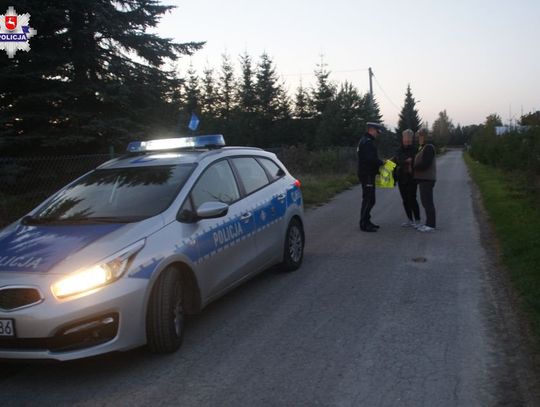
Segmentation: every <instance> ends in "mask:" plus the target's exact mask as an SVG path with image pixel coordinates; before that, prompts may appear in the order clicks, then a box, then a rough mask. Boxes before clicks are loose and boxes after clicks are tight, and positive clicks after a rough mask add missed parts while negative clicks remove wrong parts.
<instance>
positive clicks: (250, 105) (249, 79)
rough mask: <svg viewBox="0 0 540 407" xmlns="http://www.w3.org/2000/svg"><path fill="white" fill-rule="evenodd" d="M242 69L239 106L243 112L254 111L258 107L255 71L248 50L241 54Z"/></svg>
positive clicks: (239, 85)
mask: <svg viewBox="0 0 540 407" xmlns="http://www.w3.org/2000/svg"><path fill="white" fill-rule="evenodd" d="M240 69H241V71H242V73H241V77H240V80H239V82H238V107H239V109H240V111H241V112H242V113H254V112H255V110H256V108H257V96H256V91H255V82H254V77H255V72H254V71H253V63H252V61H251V57H250V56H249V54H248V53H247V52H246V53H244V54H243V55H241V56H240Z"/></svg>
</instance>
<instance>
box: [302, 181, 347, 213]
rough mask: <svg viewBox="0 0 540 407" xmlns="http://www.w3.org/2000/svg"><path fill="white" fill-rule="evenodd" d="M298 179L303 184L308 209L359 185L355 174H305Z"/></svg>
mask: <svg viewBox="0 0 540 407" xmlns="http://www.w3.org/2000/svg"><path fill="white" fill-rule="evenodd" d="M297 178H298V179H299V180H300V182H301V183H302V194H303V196H304V204H305V205H306V207H310V206H315V205H320V204H323V203H325V202H328V201H329V200H330V199H331V198H332V197H333V196H334V195H336V194H337V193H339V192H341V191H344V190H346V189H349V188H351V187H352V186H354V185H356V184H357V183H358V178H357V177H356V175H354V174H304V175H300V176H298V177H297Z"/></svg>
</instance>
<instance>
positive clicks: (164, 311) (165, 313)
mask: <svg viewBox="0 0 540 407" xmlns="http://www.w3.org/2000/svg"><path fill="white" fill-rule="evenodd" d="M182 300H183V295H182V280H181V278H180V273H179V272H178V270H176V269H175V268H173V267H169V268H167V269H165V270H164V271H163V273H162V274H161V275H160V276H159V278H158V280H157V281H156V284H155V285H154V287H153V289H152V294H151V297H150V301H149V303H148V313H147V320H146V337H147V342H148V348H149V349H150V351H151V352H154V353H172V352H174V351H176V350H177V349H178V348H179V347H180V345H181V344H182V337H183V333H184V308H183V304H182Z"/></svg>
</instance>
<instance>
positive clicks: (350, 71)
mask: <svg viewBox="0 0 540 407" xmlns="http://www.w3.org/2000/svg"><path fill="white" fill-rule="evenodd" d="M367 70H369V68H358V69H344V70H339V71H332V70H330V73H331V74H332V73H352V72H364V71H367ZM281 76H315V73H314V72H300V73H286V74H282V75H281Z"/></svg>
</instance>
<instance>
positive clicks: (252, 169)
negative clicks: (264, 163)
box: [232, 157, 269, 195]
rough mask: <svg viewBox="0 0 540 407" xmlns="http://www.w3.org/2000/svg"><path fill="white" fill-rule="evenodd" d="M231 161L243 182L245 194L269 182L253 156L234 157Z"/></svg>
mask: <svg viewBox="0 0 540 407" xmlns="http://www.w3.org/2000/svg"><path fill="white" fill-rule="evenodd" d="M232 161H233V163H234V166H235V167H236V169H237V170H238V175H239V176H240V179H241V180H242V184H244V188H245V190H246V194H248V195H249V194H251V193H252V192H253V191H256V190H258V189H260V188H262V187H264V186H265V185H266V184H268V183H269V181H268V177H267V176H266V172H265V171H264V170H263V168H262V167H261V166H260V164H259V163H258V162H257V161H256V160H255V159H254V158H251V157H242V158H234V159H233V160H232Z"/></svg>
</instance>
